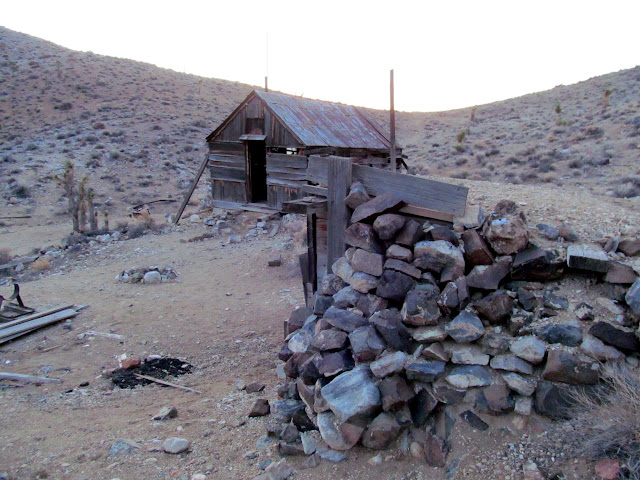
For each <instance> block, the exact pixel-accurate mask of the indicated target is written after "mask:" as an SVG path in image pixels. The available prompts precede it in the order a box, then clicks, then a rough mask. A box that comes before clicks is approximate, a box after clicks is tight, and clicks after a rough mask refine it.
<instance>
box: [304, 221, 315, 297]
mask: <svg viewBox="0 0 640 480" xmlns="http://www.w3.org/2000/svg"><path fill="white" fill-rule="evenodd" d="M316 238H317V235H316V214H315V213H314V212H309V213H307V252H308V253H309V256H308V261H309V283H311V297H312V298H313V295H314V294H315V293H316V291H317V289H318V271H317V267H318V253H317V241H316Z"/></svg>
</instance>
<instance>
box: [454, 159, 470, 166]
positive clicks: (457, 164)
mask: <svg viewBox="0 0 640 480" xmlns="http://www.w3.org/2000/svg"><path fill="white" fill-rule="evenodd" d="M468 161H469V159H467V158H458V159H456V161H455V162H454V163H455V165H456V167H460V166H461V165H464V164H465V163H467V162H468Z"/></svg>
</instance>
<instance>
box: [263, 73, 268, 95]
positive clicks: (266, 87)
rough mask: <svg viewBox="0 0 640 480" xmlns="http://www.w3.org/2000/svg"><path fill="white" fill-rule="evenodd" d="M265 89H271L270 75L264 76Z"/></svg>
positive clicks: (266, 90)
mask: <svg viewBox="0 0 640 480" xmlns="http://www.w3.org/2000/svg"><path fill="white" fill-rule="evenodd" d="M264 91H265V92H268V91H269V77H267V76H265V77H264Z"/></svg>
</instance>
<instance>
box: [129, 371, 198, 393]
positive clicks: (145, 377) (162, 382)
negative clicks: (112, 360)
mask: <svg viewBox="0 0 640 480" xmlns="http://www.w3.org/2000/svg"><path fill="white" fill-rule="evenodd" d="M134 375H135V376H136V377H138V378H144V379H145V380H149V381H150V382H154V383H159V384H160V385H165V386H167V387H173V388H179V389H180V390H186V391H187V392H194V393H202V392H201V391H200V390H196V389H195V388H189V387H183V386H182V385H177V384H175V383H171V382H167V381H166V380H160V379H159V378H154V377H148V376H147V375H140V374H139V373H134Z"/></svg>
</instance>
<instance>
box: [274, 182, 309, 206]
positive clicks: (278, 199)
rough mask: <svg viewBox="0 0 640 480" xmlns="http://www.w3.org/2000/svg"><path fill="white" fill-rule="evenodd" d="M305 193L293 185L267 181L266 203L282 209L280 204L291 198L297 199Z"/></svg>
mask: <svg viewBox="0 0 640 480" xmlns="http://www.w3.org/2000/svg"><path fill="white" fill-rule="evenodd" d="M305 195H306V194H305V193H304V192H302V191H301V190H300V189H299V188H298V186H295V185H289V184H285V185H279V184H274V183H272V182H271V181H269V180H268V181H267V205H268V206H269V207H271V208H275V209H277V210H281V209H282V204H283V203H284V202H288V201H291V200H297V199H299V198H302V197H304V196H305Z"/></svg>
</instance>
